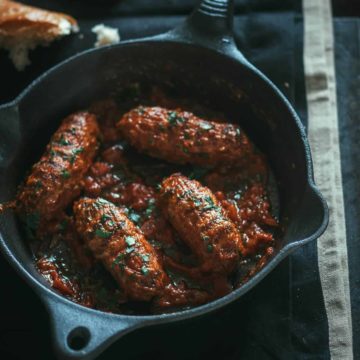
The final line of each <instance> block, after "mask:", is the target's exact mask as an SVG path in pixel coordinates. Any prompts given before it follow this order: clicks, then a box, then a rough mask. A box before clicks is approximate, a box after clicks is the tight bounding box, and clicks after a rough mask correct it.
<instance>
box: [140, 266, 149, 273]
mask: <svg viewBox="0 0 360 360" xmlns="http://www.w3.org/2000/svg"><path fill="white" fill-rule="evenodd" d="M141 272H142V273H143V274H144V275H147V274H148V273H149V269H148V268H147V267H146V266H143V267H142V268H141Z"/></svg>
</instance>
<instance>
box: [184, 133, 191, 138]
mask: <svg viewBox="0 0 360 360" xmlns="http://www.w3.org/2000/svg"><path fill="white" fill-rule="evenodd" d="M184 139H185V140H190V139H191V136H190V134H189V133H187V132H184Z"/></svg>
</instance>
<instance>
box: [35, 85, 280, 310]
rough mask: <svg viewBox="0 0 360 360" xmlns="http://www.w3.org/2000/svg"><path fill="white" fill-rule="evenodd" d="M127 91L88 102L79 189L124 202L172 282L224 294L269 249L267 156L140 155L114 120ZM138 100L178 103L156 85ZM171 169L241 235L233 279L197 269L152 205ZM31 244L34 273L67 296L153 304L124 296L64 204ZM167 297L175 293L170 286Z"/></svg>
mask: <svg viewBox="0 0 360 360" xmlns="http://www.w3.org/2000/svg"><path fill="white" fill-rule="evenodd" d="M136 89H137V88H136V87H135V90H136ZM131 96H132V97H131ZM131 96H129V97H128V98H127V99H126V101H124V102H123V103H121V105H117V104H116V102H115V101H113V100H105V101H102V102H97V103H96V104H94V105H92V106H91V107H90V110H91V111H93V112H94V113H96V115H97V116H98V121H99V125H100V129H101V132H102V147H101V151H100V152H99V155H98V157H97V158H96V160H95V161H94V163H93V164H92V166H91V168H90V169H89V171H88V172H87V174H86V176H85V178H84V180H83V195H85V196H88V197H99V196H100V197H103V198H105V199H107V200H109V201H111V202H113V203H114V204H116V205H117V206H119V207H121V208H123V209H124V210H125V211H126V212H127V215H128V217H129V218H130V220H132V221H133V222H134V223H135V224H136V225H137V226H138V227H139V228H140V229H141V230H142V232H143V233H144V235H145V238H146V239H147V240H148V241H149V242H150V243H151V245H152V246H153V247H154V249H155V250H156V252H157V255H158V257H159V259H160V260H161V263H162V265H163V266H164V268H165V270H166V272H167V274H168V275H169V277H170V279H171V281H172V282H173V283H174V284H178V286H179V288H181V287H187V288H192V289H202V290H208V289H211V291H212V292H213V293H214V294H215V296H214V298H216V297H219V296H223V295H225V294H226V293H229V292H230V291H232V290H233V289H235V288H236V287H238V286H240V285H241V284H243V283H244V282H246V281H247V279H248V278H249V277H251V276H252V275H253V274H254V273H255V272H257V271H258V270H259V269H260V268H261V267H263V266H264V265H265V264H266V263H267V261H268V259H269V258H270V257H271V256H272V254H273V253H274V251H275V245H276V237H275V235H274V234H276V232H277V230H278V228H279V224H278V221H277V219H276V217H275V216H274V214H273V212H272V204H271V203H270V199H269V186H268V182H269V176H270V171H269V167H268V164H267V162H266V159H265V158H264V156H263V155H262V154H260V153H257V152H255V153H253V154H251V155H249V156H248V157H246V158H242V159H239V163H238V164H237V165H236V167H234V166H232V167H224V166H223V167H217V168H210V167H200V166H183V165H174V164H169V163H166V162H165V161H162V160H157V159H154V158H150V157H148V156H146V155H141V154H139V153H137V151H136V149H134V148H131V147H130V146H129V145H128V144H127V143H126V142H125V141H124V140H123V139H122V138H121V135H120V134H119V132H118V130H117V129H116V127H115V123H116V122H117V121H118V120H119V118H120V117H121V115H122V114H123V113H124V112H125V111H127V110H128V109H130V108H131V107H133V106H134V105H137V104H138V103H140V101H142V100H140V99H141V96H140V95H139V94H136V96H134V94H133V95H131ZM131 99H133V101H131ZM134 99H135V100H134ZM143 101H148V102H149V103H151V104H153V103H156V104H157V105H160V106H168V107H169V106H175V104H177V103H176V101H175V100H173V99H170V98H168V97H166V96H164V94H163V93H162V92H161V91H160V90H159V89H154V90H153V91H152V93H151V94H150V96H149V94H147V100H143ZM177 105H178V104H177ZM217 118H219V116H217ZM174 172H181V173H183V174H184V175H187V176H188V177H190V178H193V179H197V180H198V181H200V182H201V183H202V184H203V185H206V186H208V187H209V188H210V189H211V190H212V191H213V192H214V194H215V196H216V197H217V199H218V200H219V201H220V203H221V205H222V207H223V208H224V209H225V211H226V213H227V215H228V216H229V218H230V219H231V220H232V221H233V222H234V223H235V224H236V226H237V227H238V229H239V230H240V232H241V234H242V235H243V236H242V239H243V242H242V244H240V248H241V253H242V257H241V260H240V262H239V265H238V271H237V274H236V279H235V280H231V279H228V278H225V277H221V276H220V277H219V276H213V277H210V278H209V277H207V276H205V275H203V274H199V273H198V272H197V271H196V268H197V266H199V263H198V261H197V259H196V258H195V257H194V255H193V254H192V253H191V251H190V250H189V248H188V247H187V246H186V245H185V244H184V243H183V242H182V241H181V239H180V237H179V235H178V234H177V233H176V231H175V230H174V229H173V227H172V226H171V225H170V224H169V222H168V221H167V220H166V219H165V218H164V216H163V215H162V213H161V211H160V209H159V206H158V197H159V191H158V190H159V184H160V183H161V181H162V179H163V178H164V177H166V176H168V175H170V174H172V173H174ZM31 248H32V251H33V254H34V258H35V262H36V266H37V269H38V270H39V272H40V273H41V275H42V276H43V277H44V278H45V279H46V281H48V282H49V284H50V286H52V287H53V288H54V289H55V290H56V291H58V292H59V293H61V294H62V295H63V296H65V297H67V298H69V299H71V300H72V301H75V302H77V303H79V304H82V305H84V306H87V307H91V308H95V309H99V310H101V311H107V312H115V313H125V314H139V313H143V314H148V313H151V312H154V311H155V310H154V309H153V308H152V307H151V306H150V305H149V304H136V303H133V302H129V301H127V299H126V298H125V297H124V295H123V294H122V291H121V289H119V288H118V286H117V285H116V283H115V281H114V280H113V279H112V277H111V276H110V275H109V274H108V273H107V272H106V271H105V269H104V268H103V267H102V265H101V264H99V262H97V261H96V260H95V259H94V258H93V257H92V254H91V253H90V252H89V251H88V250H87V249H86V247H85V246H84V244H83V243H82V242H81V240H80V239H79V237H78V236H77V234H76V232H75V230H74V226H73V219H72V213H71V209H68V210H67V215H66V217H65V218H64V219H63V220H62V222H58V223H57V224H55V225H54V227H53V228H52V230H51V231H49V234H48V235H47V238H46V239H45V240H43V241H41V242H39V241H38V240H36V239H33V240H31ZM169 296H178V295H177V294H175V293H174V294H171V293H170V295H169Z"/></svg>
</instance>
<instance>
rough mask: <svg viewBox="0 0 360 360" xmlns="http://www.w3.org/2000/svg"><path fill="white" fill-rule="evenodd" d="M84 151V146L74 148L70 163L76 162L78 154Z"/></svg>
mask: <svg viewBox="0 0 360 360" xmlns="http://www.w3.org/2000/svg"><path fill="white" fill-rule="evenodd" d="M83 151H84V148H83V147H80V148H78V149H74V150H73V151H72V156H71V158H70V164H71V165H72V164H73V163H74V161H75V159H76V155H78V154H80V153H82V152H83Z"/></svg>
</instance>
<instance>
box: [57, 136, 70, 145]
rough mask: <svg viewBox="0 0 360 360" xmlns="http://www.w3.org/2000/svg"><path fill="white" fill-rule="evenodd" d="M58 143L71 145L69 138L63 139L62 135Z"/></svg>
mask: <svg viewBox="0 0 360 360" xmlns="http://www.w3.org/2000/svg"><path fill="white" fill-rule="evenodd" d="M58 143H59V144H60V145H63V146H68V145H71V143H70V141H69V140H66V139H64V135H61V137H60V139H59V141H58Z"/></svg>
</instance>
